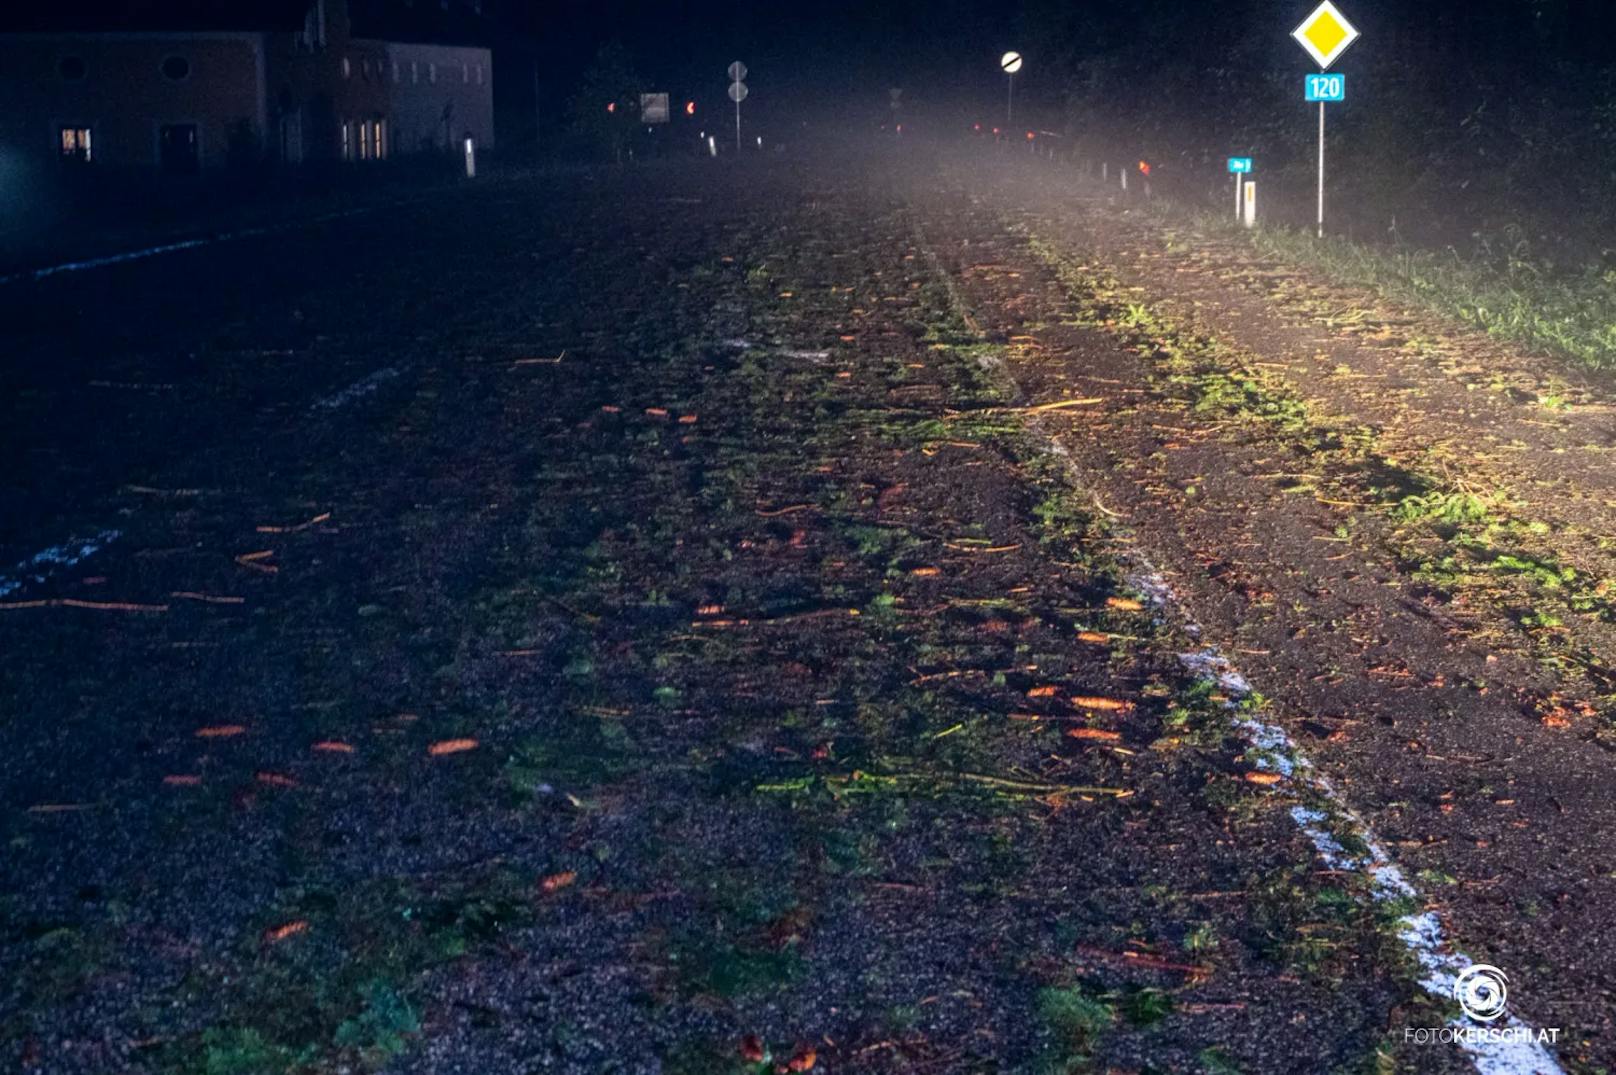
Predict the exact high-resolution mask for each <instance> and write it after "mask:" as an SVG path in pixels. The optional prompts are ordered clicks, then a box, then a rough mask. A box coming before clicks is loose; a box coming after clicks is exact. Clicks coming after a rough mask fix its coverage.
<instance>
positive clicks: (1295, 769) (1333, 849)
mask: <svg viewBox="0 0 1616 1075" xmlns="http://www.w3.org/2000/svg"><path fill="white" fill-rule="evenodd" d="M915 237H916V239H917V242H918V245H919V247H920V249H922V250H924V251H925V252H926V254H927V257H928V260H929V261H930V262H931V264H932V268H933V270H934V271H935V272H936V273H937V274H938V276H939V277H940V278H941V279H942V281H943V283H944V286H945V287H946V288H947V289H948V292H949V295H950V297H951V298H952V300H953V302H954V303H955V305H956V306H957V307H958V308H959V309H960V310H965V309H966V306H965V302H964V300H963V299H962V298H961V296H960V294H959V289H958V288H957V287H955V285H954V281H953V278H952V277H951V276H949V274H948V273H947V271H946V270H944V269H943V267H942V265H941V263H940V261H939V260H938V258H937V255H936V253H935V252H934V251H933V250H932V249H931V247H930V244H928V243H927V242H926V241H925V236H924V234H923V233H922V232H921V231H920V229H919V227H918V224H917V225H916V227H915ZM976 362H977V364H978V365H980V366H982V367H983V368H984V369H986V370H987V371H988V372H990V373H997V374H1000V375H1003V374H1004V362H1003V360H1002V359H1000V358H998V356H996V355H978V356H976ZM1037 424H1038V423H1037V422H1036V421H1034V422H1031V423H1029V424H1028V425H1029V428H1035V427H1036V426H1037ZM1042 440H1043V446H1044V450H1045V452H1046V453H1047V454H1049V455H1050V456H1053V457H1054V458H1056V459H1058V460H1059V461H1060V463H1061V466H1062V468H1063V469H1064V470H1065V471H1066V474H1067V477H1068V478H1069V479H1070V480H1071V482H1072V484H1073V485H1074V486H1075V487H1076V488H1078V489H1080V490H1084V491H1085V492H1086V493H1087V495H1088V496H1089V497H1090V499H1091V500H1093V502H1094V504H1095V506H1096V507H1097V508H1098V509H1099V511H1100V514H1101V515H1102V516H1106V515H1109V514H1110V513H1109V512H1106V510H1105V508H1104V506H1103V505H1101V504H1100V503H1099V500H1098V498H1097V497H1095V496H1094V493H1093V492H1092V491H1091V490H1088V487H1087V485H1086V484H1085V483H1084V482H1083V480H1082V473H1081V471H1080V470H1079V468H1078V465H1077V461H1076V460H1075V459H1073V458H1072V454H1071V452H1069V451H1067V449H1066V447H1065V445H1063V444H1061V443H1060V441H1058V440H1057V439H1055V437H1053V436H1051V435H1049V434H1047V433H1046V434H1042ZM1108 525H1109V527H1110V529H1111V530H1112V532H1113V533H1114V534H1115V535H1116V536H1117V537H1118V538H1120V539H1121V540H1120V541H1119V543H1118V545H1119V548H1118V554H1117V555H1118V557H1119V559H1121V560H1122V561H1124V563H1126V564H1128V565H1130V566H1131V567H1132V568H1133V571H1132V572H1131V574H1130V575H1129V576H1128V578H1127V580H1126V581H1127V584H1128V585H1129V586H1130V587H1132V588H1133V590H1134V591H1135V592H1136V593H1138V594H1139V595H1140V596H1142V597H1143V598H1144V599H1145V600H1146V601H1147V602H1148V603H1149V605H1150V606H1151V607H1152V609H1154V611H1155V612H1156V615H1157V618H1158V622H1166V621H1168V620H1171V621H1173V622H1175V623H1176V624H1177V625H1178V626H1179V628H1180V629H1181V630H1183V631H1184V633H1185V634H1186V635H1188V636H1189V637H1191V638H1195V639H1200V638H1201V636H1202V633H1203V632H1202V631H1201V627H1200V625H1199V624H1197V623H1196V622H1195V621H1194V620H1193V619H1191V618H1190V616H1189V613H1188V611H1187V610H1186V609H1185V608H1184V607H1183V605H1182V604H1181V603H1179V601H1178V600H1177V598H1176V596H1175V595H1174V593H1173V590H1172V587H1171V586H1169V585H1168V583H1167V580H1166V578H1165V577H1163V575H1162V573H1161V572H1160V571H1158V570H1157V569H1156V568H1155V566H1154V565H1153V564H1151V562H1150V561H1149V559H1148V558H1147V557H1146V556H1145V555H1144V553H1143V552H1142V550H1141V549H1140V548H1139V544H1138V541H1137V539H1136V537H1135V536H1134V535H1133V533H1132V532H1131V531H1130V530H1129V529H1128V528H1127V527H1126V526H1123V525H1122V524H1120V523H1116V522H1112V523H1110V524H1108ZM1179 660H1180V662H1181V663H1182V664H1183V665H1184V667H1185V669H1186V670H1187V671H1189V672H1191V673H1194V674H1196V675H1199V676H1201V677H1203V678H1205V679H1209V680H1211V681H1212V682H1215V683H1217V685H1218V686H1219V687H1220V688H1221V689H1222V690H1223V691H1224V692H1225V693H1226V694H1227V695H1229V696H1230V700H1229V701H1227V702H1225V703H1224V704H1225V706H1226V708H1228V709H1229V710H1231V711H1234V710H1238V709H1239V707H1240V703H1241V700H1242V699H1244V698H1245V697H1248V696H1249V695H1250V694H1251V693H1252V687H1251V684H1250V683H1249V682H1248V681H1247V680H1246V678H1245V676H1244V675H1242V674H1241V673H1240V671H1239V670H1238V669H1237V668H1236V667H1235V665H1234V663H1233V662H1232V661H1230V660H1229V659H1228V658H1227V657H1225V656H1224V655H1223V654H1222V653H1221V652H1220V651H1219V650H1218V649H1217V647H1215V646H1208V647H1206V648H1204V649H1202V650H1200V651H1198V652H1195V653H1184V654H1180V655H1179ZM1234 724H1235V728H1236V730H1237V731H1239V732H1241V733H1242V735H1244V737H1245V739H1246V741H1247V742H1248V743H1249V744H1250V745H1251V747H1252V749H1253V751H1254V752H1255V753H1254V757H1255V759H1256V764H1257V765H1258V766H1259V767H1270V768H1271V771H1273V772H1276V773H1278V774H1280V775H1281V776H1282V777H1285V778H1287V779H1290V780H1291V781H1292V782H1293V783H1295V784H1300V785H1302V786H1304V787H1306V788H1307V789H1309V790H1311V791H1313V792H1314V793H1315V794H1316V795H1318V796H1319V797H1320V799H1321V800H1322V801H1323V802H1324V804H1325V805H1326V806H1327V807H1328V808H1329V812H1328V813H1326V812H1324V811H1318V810H1309V809H1308V808H1306V807H1303V806H1301V805H1300V804H1298V805H1297V806H1295V807H1293V808H1292V811H1291V819H1292V820H1293V821H1294V822H1295V823H1296V825H1297V827H1298V828H1300V829H1301V830H1302V832H1303V834H1304V835H1306V836H1307V837H1308V839H1309V840H1311V841H1312V843H1313V847H1314V849H1315V850H1316V851H1317V852H1318V854H1319V856H1320V857H1321V858H1322V859H1323V860H1324V861H1325V863H1326V864H1328V865H1331V866H1332V867H1334V868H1340V869H1347V870H1352V871H1354V872H1357V873H1362V874H1365V875H1367V876H1368V877H1369V879H1370V892H1371V893H1372V896H1373V899H1374V900H1375V901H1376V902H1382V903H1384V902H1389V901H1392V900H1416V901H1419V902H1420V903H1421V904H1422V905H1423V904H1424V900H1423V899H1421V897H1420V895H1419V892H1418V890H1416V889H1415V888H1414V886H1413V885H1411V884H1410V883H1409V881H1408V878H1407V877H1405V876H1404V875H1403V872H1402V870H1401V869H1399V868H1398V866H1397V864H1396V863H1394V862H1393V861H1392V859H1391V856H1390V855H1388V854H1387V853H1386V851H1385V849H1384V847H1383V846H1382V845H1381V843H1380V841H1379V840H1378V839H1377V838H1376V837H1375V835H1374V833H1373V832H1372V831H1371V830H1370V828H1369V826H1368V824H1367V823H1366V822H1364V820H1363V819H1362V818H1361V817H1359V816H1358V814H1357V813H1355V812H1354V811H1353V810H1352V808H1351V807H1350V806H1348V805H1347V803H1346V801H1345V799H1344V798H1343V797H1342V796H1341V794H1340V793H1339V792H1338V791H1336V789H1335V787H1334V786H1333V785H1332V784H1331V783H1330V782H1329V780H1328V779H1326V778H1325V777H1324V776H1323V775H1322V774H1320V773H1319V772H1318V771H1317V770H1316V769H1315V768H1314V766H1313V763H1312V762H1311V761H1310V760H1309V759H1308V758H1307V756H1306V755H1305V754H1303V753H1302V752H1301V750H1299V749H1298V748H1297V746H1296V744H1295V742H1293V741H1292V740H1291V738H1290V736H1289V735H1288V734H1286V732H1285V730H1284V729H1283V728H1279V727H1276V726H1274V725H1272V724H1265V723H1263V722H1261V721H1258V720H1254V719H1251V718H1249V717H1248V718H1244V719H1236V720H1235V722H1234ZM1325 822H1334V825H1333V826H1332V828H1326V827H1325V825H1324V823H1325ZM1332 829H1333V830H1334V831H1332ZM1343 830H1345V831H1347V832H1349V833H1351V834H1352V836H1354V837H1355V838H1356V839H1357V840H1358V841H1360V842H1361V843H1362V844H1363V845H1364V847H1365V848H1366V849H1367V853H1366V854H1365V855H1363V856H1357V857H1354V856H1353V855H1351V854H1350V853H1348V852H1347V850H1346V848H1345V847H1343V846H1342V844H1341V842H1340V840H1339V839H1338V838H1337V837H1336V836H1335V835H1334V832H1339V831H1343ZM1396 931H1397V934H1396V935H1397V939H1398V940H1399V941H1400V942H1401V943H1402V945H1403V947H1404V948H1405V949H1406V950H1407V951H1408V952H1409V954H1411V955H1412V956H1414V958H1415V959H1416V960H1417V961H1418V962H1419V964H1420V967H1421V968H1422V969H1423V970H1424V971H1425V976H1424V977H1423V978H1421V979H1420V982H1419V984H1420V987H1421V988H1422V989H1424V990H1425V991H1426V992H1427V993H1428V994H1430V995H1431V996H1432V997H1434V998H1436V999H1437V1000H1441V1001H1444V1002H1450V1001H1452V1000H1453V986H1454V982H1455V979H1456V978H1457V977H1458V974H1459V972H1460V971H1462V970H1463V969H1465V968H1466V967H1467V966H1469V965H1470V964H1471V962H1472V960H1470V959H1469V958H1468V957H1467V956H1465V954H1464V953H1463V952H1460V951H1458V950H1457V949H1454V948H1453V947H1452V946H1451V945H1450V944H1449V942H1448V940H1447V937H1446V935H1445V934H1444V932H1443V929H1442V920H1441V918H1440V917H1439V916H1438V915H1437V913H1436V912H1435V911H1430V910H1424V911H1420V912H1417V913H1411V914H1406V915H1403V916H1402V917H1400V918H1399V919H1398V920H1397V925H1396ZM1448 1025H1449V1026H1450V1027H1452V1028H1454V1029H1456V1030H1482V1031H1486V1030H1489V1029H1491V1028H1490V1027H1488V1026H1486V1025H1485V1024H1481V1023H1476V1022H1472V1021H1470V1020H1468V1019H1464V1018H1456V1019H1453V1020H1451V1021H1450V1022H1449V1024H1448ZM1504 1025H1505V1026H1506V1027H1508V1028H1509V1029H1511V1030H1516V1031H1519V1032H1520V1036H1521V1037H1523V1038H1527V1039H1530V1040H1524V1041H1514V1040H1498V1041H1493V1040H1488V1037H1487V1036H1485V1035H1476V1036H1475V1038H1476V1040H1472V1038H1471V1037H1470V1036H1464V1037H1460V1038H1459V1039H1458V1042H1457V1043H1458V1045H1459V1047H1460V1048H1461V1049H1462V1050H1463V1051H1464V1052H1465V1053H1466V1054H1467V1055H1468V1056H1469V1058H1470V1061H1471V1063H1473V1064H1474V1065H1475V1067H1476V1070H1477V1071H1478V1072H1479V1073H1480V1075H1565V1071H1564V1069H1563V1068H1561V1067H1560V1064H1559V1061H1557V1060H1555V1058H1554V1056H1553V1055H1552V1054H1551V1053H1550V1052H1549V1051H1548V1050H1547V1049H1545V1048H1544V1047H1543V1045H1542V1044H1541V1043H1540V1041H1541V1039H1542V1038H1543V1035H1542V1032H1540V1031H1536V1030H1534V1029H1533V1028H1532V1027H1531V1026H1529V1025H1528V1024H1526V1023H1524V1022H1522V1021H1521V1020H1519V1019H1517V1018H1515V1017H1513V1016H1511V1017H1509V1018H1508V1019H1506V1020H1505V1021H1504Z"/></svg>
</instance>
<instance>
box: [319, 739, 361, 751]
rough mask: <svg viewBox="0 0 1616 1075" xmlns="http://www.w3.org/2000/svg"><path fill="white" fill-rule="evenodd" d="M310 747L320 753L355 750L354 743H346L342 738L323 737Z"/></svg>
mask: <svg viewBox="0 0 1616 1075" xmlns="http://www.w3.org/2000/svg"><path fill="white" fill-rule="evenodd" d="M309 749H310V750H313V751H315V752H317V753H320V754H352V753H353V752H354V748H353V744H351V743H344V742H342V741H341V740H340V739H322V740H320V741H319V742H318V743H315V744H314V745H313V746H311V747H309Z"/></svg>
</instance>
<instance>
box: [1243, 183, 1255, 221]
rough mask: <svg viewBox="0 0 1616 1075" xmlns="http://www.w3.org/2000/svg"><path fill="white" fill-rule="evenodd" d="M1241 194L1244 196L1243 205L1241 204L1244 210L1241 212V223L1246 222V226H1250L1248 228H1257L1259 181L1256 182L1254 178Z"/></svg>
mask: <svg viewBox="0 0 1616 1075" xmlns="http://www.w3.org/2000/svg"><path fill="white" fill-rule="evenodd" d="M1241 194H1242V195H1243V196H1244V197H1243V199H1242V202H1241V206H1240V208H1241V209H1242V210H1243V212H1242V213H1241V217H1240V221H1241V223H1243V224H1245V226H1246V227H1248V228H1255V227H1256V226H1257V183H1256V181H1255V180H1253V181H1251V182H1248V183H1246V184H1245V187H1244V189H1243V190H1242V191H1241Z"/></svg>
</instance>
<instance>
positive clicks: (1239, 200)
mask: <svg viewBox="0 0 1616 1075" xmlns="http://www.w3.org/2000/svg"><path fill="white" fill-rule="evenodd" d="M1245 185H1246V177H1245V175H1244V174H1242V173H1240V172H1236V173H1234V218H1235V219H1236V220H1239V219H1240V207H1241V206H1242V205H1244V204H1245V201H1246V192H1245V190H1244V187H1245Z"/></svg>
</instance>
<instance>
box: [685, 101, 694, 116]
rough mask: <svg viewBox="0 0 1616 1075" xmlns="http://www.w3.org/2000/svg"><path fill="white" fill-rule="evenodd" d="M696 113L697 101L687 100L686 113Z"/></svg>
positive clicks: (692, 114)
mask: <svg viewBox="0 0 1616 1075" xmlns="http://www.w3.org/2000/svg"><path fill="white" fill-rule="evenodd" d="M695 114H696V102H695V101H686V102H685V115H687V116H694V115H695Z"/></svg>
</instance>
